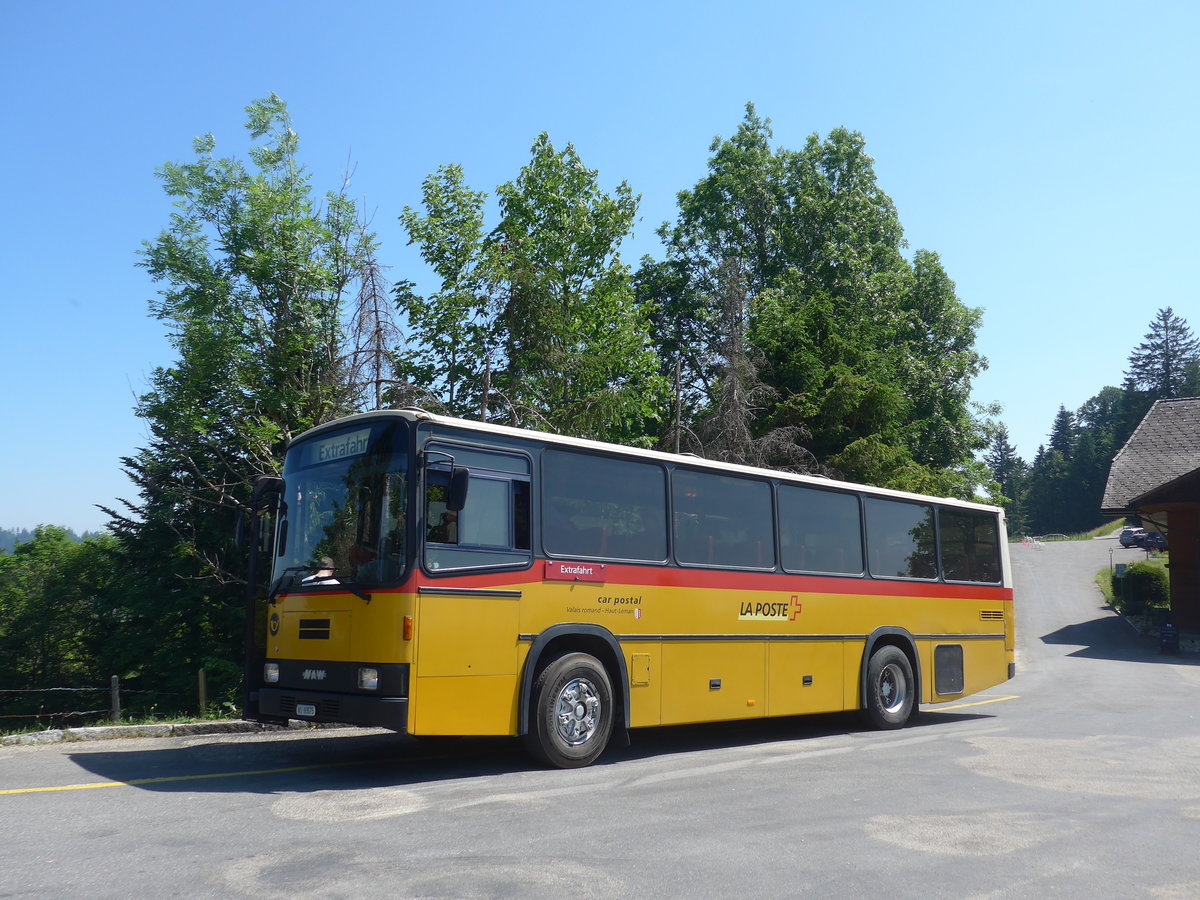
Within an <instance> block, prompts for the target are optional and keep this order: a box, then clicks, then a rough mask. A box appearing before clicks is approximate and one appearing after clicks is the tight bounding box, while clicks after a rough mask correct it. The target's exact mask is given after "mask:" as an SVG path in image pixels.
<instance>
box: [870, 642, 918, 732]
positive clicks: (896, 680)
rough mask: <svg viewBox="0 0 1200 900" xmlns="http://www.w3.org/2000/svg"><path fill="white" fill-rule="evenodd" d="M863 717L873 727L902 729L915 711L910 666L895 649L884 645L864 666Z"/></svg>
mask: <svg viewBox="0 0 1200 900" xmlns="http://www.w3.org/2000/svg"><path fill="white" fill-rule="evenodd" d="M863 699H864V704H863V718H864V719H866V721H867V723H868V724H870V725H871V726H872V727H874V728H880V729H888V728H902V727H903V726H904V725H905V724H906V723H907V722H908V720H909V719H910V718H911V717H912V714H913V710H914V709H915V708H916V681H915V680H914V679H913V671H912V664H911V663H910V662H909V661H908V656H907V655H906V654H905V652H904V651H903V650H901V649H900V648H899V647H896V646H894V645H892V644H886V645H884V646H883V647H880V648H879V649H878V650H876V651H875V652H874V653H872V654H871V659H870V661H869V662H868V663H867V695H866V697H864V698H863Z"/></svg>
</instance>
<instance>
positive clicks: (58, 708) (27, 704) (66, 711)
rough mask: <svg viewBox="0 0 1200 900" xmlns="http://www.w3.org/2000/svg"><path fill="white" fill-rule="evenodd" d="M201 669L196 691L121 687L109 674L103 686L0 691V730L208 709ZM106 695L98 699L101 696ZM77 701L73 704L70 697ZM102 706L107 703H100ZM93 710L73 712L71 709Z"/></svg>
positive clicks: (80, 724) (51, 726) (85, 722)
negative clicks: (75, 698)
mask: <svg viewBox="0 0 1200 900" xmlns="http://www.w3.org/2000/svg"><path fill="white" fill-rule="evenodd" d="M207 693H208V691H207V679H206V675H205V671H204V670H203V669H201V670H200V671H199V672H198V673H197V678H196V691H195V692H185V691H162V690H142V689H138V688H130V687H125V686H123V685H122V684H121V679H120V678H119V677H118V676H116V675H113V676H112V678H111V679H110V682H109V684H108V686H107V687H48V688H0V731H4V730H25V729H27V728H29V727H31V726H33V727H46V728H55V727H67V726H72V725H74V726H82V725H90V724H96V723H98V722H104V721H109V722H114V723H119V722H121V721H122V717H123V716H136V717H140V718H154V717H155V715H156V713H158V712H159V707H160V705H161V706H164V707H168V708H167V709H164V710H163V713H164V714H175V713H179V712H182V711H184V710H185V709H186V710H189V711H192V710H198V711H199V713H200V715H204V714H205V712H206V711H207V705H208V701H207ZM102 696H103V697H106V700H105V701H100V699H99V698H100V697H102ZM72 697H78V698H79V699H78V700H74V702H72V701H71V699H70V698H72ZM101 702H104V704H105V705H103V706H100V705H99V704H100V703H101ZM85 705H86V706H94V707H97V708H95V709H72V708H71V707H72V706H85Z"/></svg>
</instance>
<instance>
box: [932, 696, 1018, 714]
mask: <svg viewBox="0 0 1200 900" xmlns="http://www.w3.org/2000/svg"><path fill="white" fill-rule="evenodd" d="M1020 699H1021V697H1020V695H1018V694H1013V695H1012V696H1009V697H992V698H991V699H990V700H976V701H975V702H974V703H955V704H954V705H953V706H935V707H932V708H931V709H926V710H924V712H943V711H948V710H951V709H966V708H967V707H968V706H987V704H989V703H1003V702H1004V701H1005V700H1020Z"/></svg>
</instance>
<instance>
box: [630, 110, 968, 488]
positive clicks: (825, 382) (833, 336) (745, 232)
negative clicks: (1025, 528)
mask: <svg viewBox="0 0 1200 900" xmlns="http://www.w3.org/2000/svg"><path fill="white" fill-rule="evenodd" d="M771 137H772V132H771V129H770V122H769V120H764V119H762V118H760V117H759V116H758V114H757V113H756V111H755V110H754V107H753V106H752V105H748V106H747V110H746V117H745V119H744V120H743V122H742V123H741V125H740V126H739V127H738V129H737V132H736V133H735V134H734V135H733V137H731V138H729V139H727V140H721V139H716V140H714V142H713V144H712V148H711V155H710V157H709V166H708V173H707V174H706V175H705V177H704V178H702V179H701V180H700V182H698V183H697V184H696V186H695V187H694V188H692V189H691V190H686V191H682V192H680V194H679V215H678V218H677V220H676V222H675V224H674V225H671V226H669V225H664V226H663V227H662V229H660V232H659V233H660V236H661V237H662V238H663V240H664V243H665V245H666V258H665V259H664V260H662V261H661V262H654V261H650V260H647V261H646V262H645V263H644V264H643V267H642V271H641V273H639V279H638V284H639V289H640V290H641V292H642V297H643V299H644V300H646V301H647V302H654V303H655V304H656V305H657V308H658V312H657V313H656V315H657V318H658V327H657V328H656V334H657V335H658V336H659V349H660V355H661V357H662V360H663V365H664V371H669V370H670V368H671V367H674V366H676V365H678V366H679V367H680V369H681V370H682V372H683V377H682V379H681V381H682V384H683V390H682V393H683V397H682V400H683V402H682V403H681V406H682V407H683V408H684V409H686V410H688V411H689V412H690V413H691V415H692V416H693V419H694V421H695V422H699V421H701V420H703V418H704V416H705V415H706V410H707V409H708V408H709V407H711V406H712V404H713V403H714V402H715V400H716V395H715V388H716V386H717V385H719V384H721V383H722V378H723V371H724V370H723V366H724V362H723V357H722V354H721V353H720V350H719V348H720V346H721V342H722V341H723V340H724V336H723V334H722V331H723V330H725V329H727V327H728V324H727V320H726V318H725V317H724V316H723V313H722V310H721V307H720V302H719V298H720V296H721V293H720V291H719V289H718V287H719V280H720V279H721V278H722V277H725V276H724V274H723V273H727V272H728V271H729V269H730V267H734V268H736V269H737V270H738V271H739V272H740V273H741V276H740V283H741V284H742V285H743V287H744V291H745V295H746V303H745V307H744V313H743V314H744V316H745V317H746V320H747V322H748V330H747V334H748V337H749V343H750V344H751V345H752V346H753V347H755V348H756V349H757V350H758V351H760V352H761V366H760V372H759V376H760V380H761V381H762V382H763V383H764V384H765V385H766V386H768V387H769V388H771V389H773V391H774V394H775V398H774V400H773V401H772V402H771V403H770V404H767V405H766V407H765V408H764V409H762V410H760V411H758V412H757V413H756V419H755V424H754V431H755V433H757V434H759V435H761V434H764V433H766V432H768V431H770V430H772V429H775V428H779V427H789V428H795V429H797V431H796V434H799V435H804V437H803V438H801V441H802V442H803V444H804V446H805V449H807V450H810V451H811V452H812V454H814V455H815V457H816V459H817V460H818V461H819V462H820V463H821V464H822V465H825V466H828V467H830V468H832V469H834V470H836V471H838V472H839V473H840V474H842V475H844V476H847V477H850V478H854V479H858V480H863V481H870V482H874V483H880V484H886V485H889V486H896V487H905V488H911V489H920V490H930V491H936V492H940V493H954V494H959V495H967V496H970V495H972V494H973V493H974V491H975V486H976V484H977V483H978V479H979V478H981V477H982V476H983V475H984V474H985V473H984V471H983V468H982V466H981V464H979V463H977V462H976V461H975V460H974V454H975V453H976V452H977V451H979V450H982V449H983V448H984V447H985V446H986V442H987V434H988V432H987V429H986V427H985V422H984V421H983V420H982V419H981V417H980V416H979V415H978V413H977V412H976V411H975V410H974V409H973V407H971V405H970V403H969V395H970V386H971V381H972V379H973V378H974V376H975V375H977V374H978V373H979V371H981V369H982V368H983V366H984V360H983V359H982V357H980V356H979V354H978V353H977V352H976V351H975V350H974V339H975V332H976V329H977V328H978V324H979V312H978V311H977V310H974V309H970V308H968V307H966V306H964V305H963V304H962V303H961V302H960V301H959V299H958V297H957V295H956V293H955V288H954V284H953V282H952V281H951V280H950V279H949V277H948V276H947V275H946V272H945V271H944V269H943V268H942V266H941V263H940V261H939V259H938V257H937V255H936V254H934V253H931V252H927V251H918V252H917V253H916V254H915V255H914V257H913V259H912V261H911V262H910V261H909V260H907V259H906V258H905V256H904V253H903V250H904V246H905V245H904V240H903V231H902V229H901V227H900V223H899V219H898V216H897V214H896V210H895V207H894V205H893V204H892V201H891V199H890V198H889V197H888V196H887V194H886V193H884V191H883V190H882V189H881V188H880V187H879V185H878V183H877V182H876V179H875V173H874V167H873V163H872V160H871V158H870V157H869V156H868V155H867V154H866V152H865V142H864V141H863V138H862V136H861V135H859V134H857V133H855V132H851V131H848V130H846V129H835V130H834V131H833V132H831V133H830V134H829V136H828V137H827V138H825V139H821V138H819V137H818V136H817V135H812V136H810V137H809V139H808V141H807V142H806V144H805V146H804V148H803V149H802V150H799V151H791V150H786V149H782V148H780V149H772V148H771V144H770V141H771Z"/></svg>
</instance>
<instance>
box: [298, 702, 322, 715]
mask: <svg viewBox="0 0 1200 900" xmlns="http://www.w3.org/2000/svg"><path fill="white" fill-rule="evenodd" d="M316 714H317V704H315V703H297V704H296V715H298V716H315V715H316Z"/></svg>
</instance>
